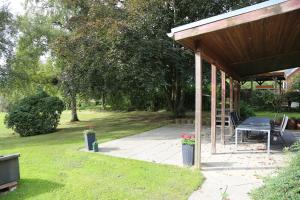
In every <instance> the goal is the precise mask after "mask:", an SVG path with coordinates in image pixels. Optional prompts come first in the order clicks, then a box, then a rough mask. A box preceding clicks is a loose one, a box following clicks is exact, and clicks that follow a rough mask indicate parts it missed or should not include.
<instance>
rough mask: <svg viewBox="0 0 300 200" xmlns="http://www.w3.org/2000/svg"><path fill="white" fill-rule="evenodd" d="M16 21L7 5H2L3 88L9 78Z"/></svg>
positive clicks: (0, 65) (0, 64) (0, 80)
mask: <svg viewBox="0 0 300 200" xmlns="http://www.w3.org/2000/svg"><path fill="white" fill-rule="evenodd" d="M15 33H16V29H15V21H14V19H13V16H12V14H11V13H10V12H9V10H8V8H7V5H1V7H0V84H1V88H2V87H3V86H4V85H5V83H6V81H7V80H8V78H9V76H8V75H9V73H10V64H11V59H12V56H13V47H14V37H15Z"/></svg>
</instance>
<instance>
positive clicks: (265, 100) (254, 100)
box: [243, 90, 277, 110]
mask: <svg viewBox="0 0 300 200" xmlns="http://www.w3.org/2000/svg"><path fill="white" fill-rule="evenodd" d="M276 95H277V94H274V93H273V92H271V91H269V90H254V91H253V92H252V93H251V96H250V99H248V98H247V99H243V100H244V101H246V102H247V103H249V104H250V105H251V106H252V107H253V108H254V109H256V110H274V109H276V108H275V107H274V106H275V105H274V104H275V103H276V104H277V98H276Z"/></svg>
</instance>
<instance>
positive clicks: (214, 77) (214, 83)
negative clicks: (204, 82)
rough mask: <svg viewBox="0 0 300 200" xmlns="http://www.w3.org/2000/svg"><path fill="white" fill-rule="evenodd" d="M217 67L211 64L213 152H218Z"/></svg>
mask: <svg viewBox="0 0 300 200" xmlns="http://www.w3.org/2000/svg"><path fill="white" fill-rule="evenodd" d="M216 94H217V69H216V66H215V65H211V153H216V114H217V113H216V104H217V98H216V97H217V95H216Z"/></svg>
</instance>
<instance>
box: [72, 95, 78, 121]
mask: <svg viewBox="0 0 300 200" xmlns="http://www.w3.org/2000/svg"><path fill="white" fill-rule="evenodd" d="M71 114H72V116H71V122H78V121H79V119H78V116H77V102H76V95H71Z"/></svg>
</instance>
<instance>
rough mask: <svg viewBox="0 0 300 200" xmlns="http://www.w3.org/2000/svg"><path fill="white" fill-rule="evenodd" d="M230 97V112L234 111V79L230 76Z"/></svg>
mask: <svg viewBox="0 0 300 200" xmlns="http://www.w3.org/2000/svg"><path fill="white" fill-rule="evenodd" d="M229 95H230V97H229V106H230V107H229V109H230V112H232V111H233V80H232V78H231V77H230V94H229Z"/></svg>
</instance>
